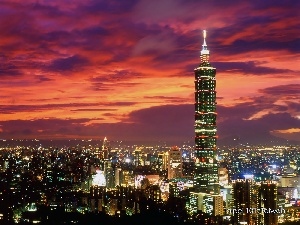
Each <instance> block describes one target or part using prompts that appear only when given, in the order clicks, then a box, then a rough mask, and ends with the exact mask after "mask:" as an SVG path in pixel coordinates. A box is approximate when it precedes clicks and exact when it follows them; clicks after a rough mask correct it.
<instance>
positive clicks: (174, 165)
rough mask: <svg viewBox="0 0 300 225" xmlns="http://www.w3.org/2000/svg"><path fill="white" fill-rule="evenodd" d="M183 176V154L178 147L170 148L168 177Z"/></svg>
mask: <svg viewBox="0 0 300 225" xmlns="http://www.w3.org/2000/svg"><path fill="white" fill-rule="evenodd" d="M179 177H182V155H181V151H180V150H179V148H178V147H172V148H171V149H170V150H169V163H168V179H173V178H179Z"/></svg>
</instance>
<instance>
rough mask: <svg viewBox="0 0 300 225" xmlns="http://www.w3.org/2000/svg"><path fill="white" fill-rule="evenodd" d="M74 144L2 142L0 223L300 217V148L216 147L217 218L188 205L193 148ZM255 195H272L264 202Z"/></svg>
mask: <svg viewBox="0 0 300 225" xmlns="http://www.w3.org/2000/svg"><path fill="white" fill-rule="evenodd" d="M12 143H14V144H12ZM78 143H79V144H77V145H75V146H67V145H66V146H64V147H56V146H54V145H53V146H44V145H43V144H41V143H40V142H39V141H27V143H25V144H26V145H27V146H24V145H23V146H22V144H24V142H21V141H15V142H11V143H10V144H7V143H6V142H4V141H2V142H1V148H0V174H1V176H0V178H1V180H0V223H1V224H15V223H21V224H22V223H29V224H33V223H42V224H51V222H53V221H56V223H57V224H59V223H61V224H81V223H83V221H85V222H86V221H88V220H91V222H90V224H92V222H93V221H107V224H109V223H111V222H112V221H118V223H120V224H122V223H121V221H127V222H128V221H134V220H135V219H136V220H138V219H141V218H142V217H143V216H144V217H147V216H148V217H151V216H150V215H156V216H155V218H158V219H159V218H161V221H157V223H159V222H162V221H165V224H166V221H169V222H172V223H182V222H185V223H187V224H188V223H198V224H199V222H202V223H201V224H232V223H233V222H234V221H235V220H240V219H241V217H243V216H250V217H251V218H248V219H249V220H250V219H252V220H256V219H257V218H256V217H258V216H259V215H260V212H259V210H267V209H268V210H269V209H270V210H277V211H270V212H268V213H269V214H268V215H269V217H268V219H269V220H272V219H274V220H275V221H278V223H284V222H292V221H299V220H300V198H299V194H298V191H300V175H299V172H300V160H298V159H299V158H300V148H299V146H273V147H268V148H267V147H264V146H244V145H240V146H236V147H220V148H218V150H217V154H216V156H217V160H218V166H219V170H218V174H219V184H220V193H221V196H222V198H221V204H222V206H220V207H219V209H218V210H219V211H218V213H216V210H215V209H214V208H213V207H212V212H210V211H209V210H208V209H207V208H206V209H205V210H198V209H197V204H195V202H194V201H195V197H197V198H199V197H200V196H199V194H197V193H196V192H195V190H194V189H193V181H192V180H193V168H194V166H195V163H194V162H195V160H194V151H193V146H189V145H183V146H180V147H168V146H165V145H164V146H147V147H146V146H137V145H132V146H126V145H122V144H121V143H120V142H115V143H109V142H108V140H106V139H105V140H104V141H103V142H101V141H98V143H97V142H93V143H91V142H89V141H80V142H78ZM261 196H264V197H263V198H269V197H270V196H271V197H270V199H269V200H268V201H267V202H266V201H265V202H264V201H263V199H260V198H262V197H261ZM201 197H202V198H203V196H201ZM271 198H272V199H273V200H272V199H271ZM217 199H218V198H217ZM258 199H260V200H258ZM298 199H299V200H298ZM210 200H212V203H213V202H214V201H215V200H214V199H209V198H207V200H206V201H208V202H209V201H210ZM243 201H244V202H243ZM258 201H260V202H261V203H260V208H258V207H257V205H255V204H256V202H258ZM245 203H246V204H245ZM247 203H249V205H247ZM262 203H263V205H261V204H262ZM207 205H209V203H208V204H207ZM241 205H243V207H244V208H243V207H241ZM195 207H196V208H195ZM274 207H275V208H274ZM238 210H239V211H240V212H238ZM244 210H245V211H248V213H246V214H242V213H241V212H242V211H244ZM251 210H252V211H251ZM273 217H276V218H273ZM92 218H93V219H92ZM125 218H126V219H125ZM121 219H122V220H121ZM149 219H151V218H149ZM152 219H153V216H152ZM244 219H245V218H244Z"/></svg>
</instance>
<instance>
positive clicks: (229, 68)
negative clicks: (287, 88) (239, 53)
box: [212, 61, 294, 76]
mask: <svg viewBox="0 0 300 225" xmlns="http://www.w3.org/2000/svg"><path fill="white" fill-rule="evenodd" d="M212 64H213V65H214V67H216V68H218V71H222V72H231V73H239V74H251V75H270V74H280V75H281V76H285V75H290V74H289V73H291V72H294V71H292V70H289V69H276V68H271V67H265V66H260V64H262V63H260V62H254V61H248V62H212ZM287 73H288V74H287Z"/></svg>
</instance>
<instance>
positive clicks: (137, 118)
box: [0, 0, 300, 144]
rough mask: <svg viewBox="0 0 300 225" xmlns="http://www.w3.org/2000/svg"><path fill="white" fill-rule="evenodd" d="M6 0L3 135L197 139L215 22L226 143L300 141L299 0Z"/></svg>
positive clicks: (0, 40) (1, 58)
mask: <svg viewBox="0 0 300 225" xmlns="http://www.w3.org/2000/svg"><path fill="white" fill-rule="evenodd" d="M0 3H1V6H0V78H1V82H0V139H11V138H14V139H16V138H17V139H21V138H22V139H23V138H28V139H30V138H38V139H69V138H79V139H90V138H92V139H103V137H104V136H107V137H108V138H109V139H110V140H128V141H145V142H156V141H158V140H159V141H166V142H168V143H170V144H172V143H176V144H177V143H180V142H183V141H193V136H194V127H193V125H194V124H193V123H194V109H193V101H194V72H193V70H194V68H195V67H197V66H198V65H199V63H200V59H199V55H200V50H201V45H202V41H203V40H202V30H203V29H206V30H207V44H208V48H209V50H210V53H211V55H210V61H211V64H212V65H213V66H214V67H216V68H217V96H218V101H217V102H218V109H217V110H218V136H219V141H218V143H220V144H222V143H230V141H232V140H233V139H234V138H239V140H240V141H241V142H243V143H246V142H249V143H270V141H271V140H273V141H279V142H282V141H283V140H289V141H300V101H299V96H300V76H299V71H300V67H299V65H300V60H299V59H300V57H299V56H300V54H299V52H300V51H299V50H300V29H299V28H300V13H299V12H300V11H299V8H300V2H299V1H292V0H290V1H289V0H287V1H278V0H274V1H273V0H272V1H271V0H268V1H258V0H257V1H236V0H235V1H227V0H226V1H217V0H212V1H204V0H203V1H202V0H159V1H158V0H157V1H149V0H126V1H121V0H119V1H118V0H109V1H107V0H105V1H104V0H87V1H79V0H51V1H48V0H40V1H39V0H26V1H19V0H7V1H5V0H0Z"/></svg>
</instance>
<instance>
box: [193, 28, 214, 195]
mask: <svg viewBox="0 0 300 225" xmlns="http://www.w3.org/2000/svg"><path fill="white" fill-rule="evenodd" d="M203 38H204V41H203V45H202V50H201V55H200V58H201V62H200V65H199V66H198V67H197V68H196V69H195V70H194V72H195V152H194V153H195V168H194V181H193V186H194V189H195V191H196V192H203V193H207V194H219V179H218V166H217V161H216V149H217V147H216V142H217V136H216V132H217V125H216V119H217V113H216V68H214V67H212V66H211V64H210V63H209V50H208V49H207V45H206V31H205V30H204V31H203Z"/></svg>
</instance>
